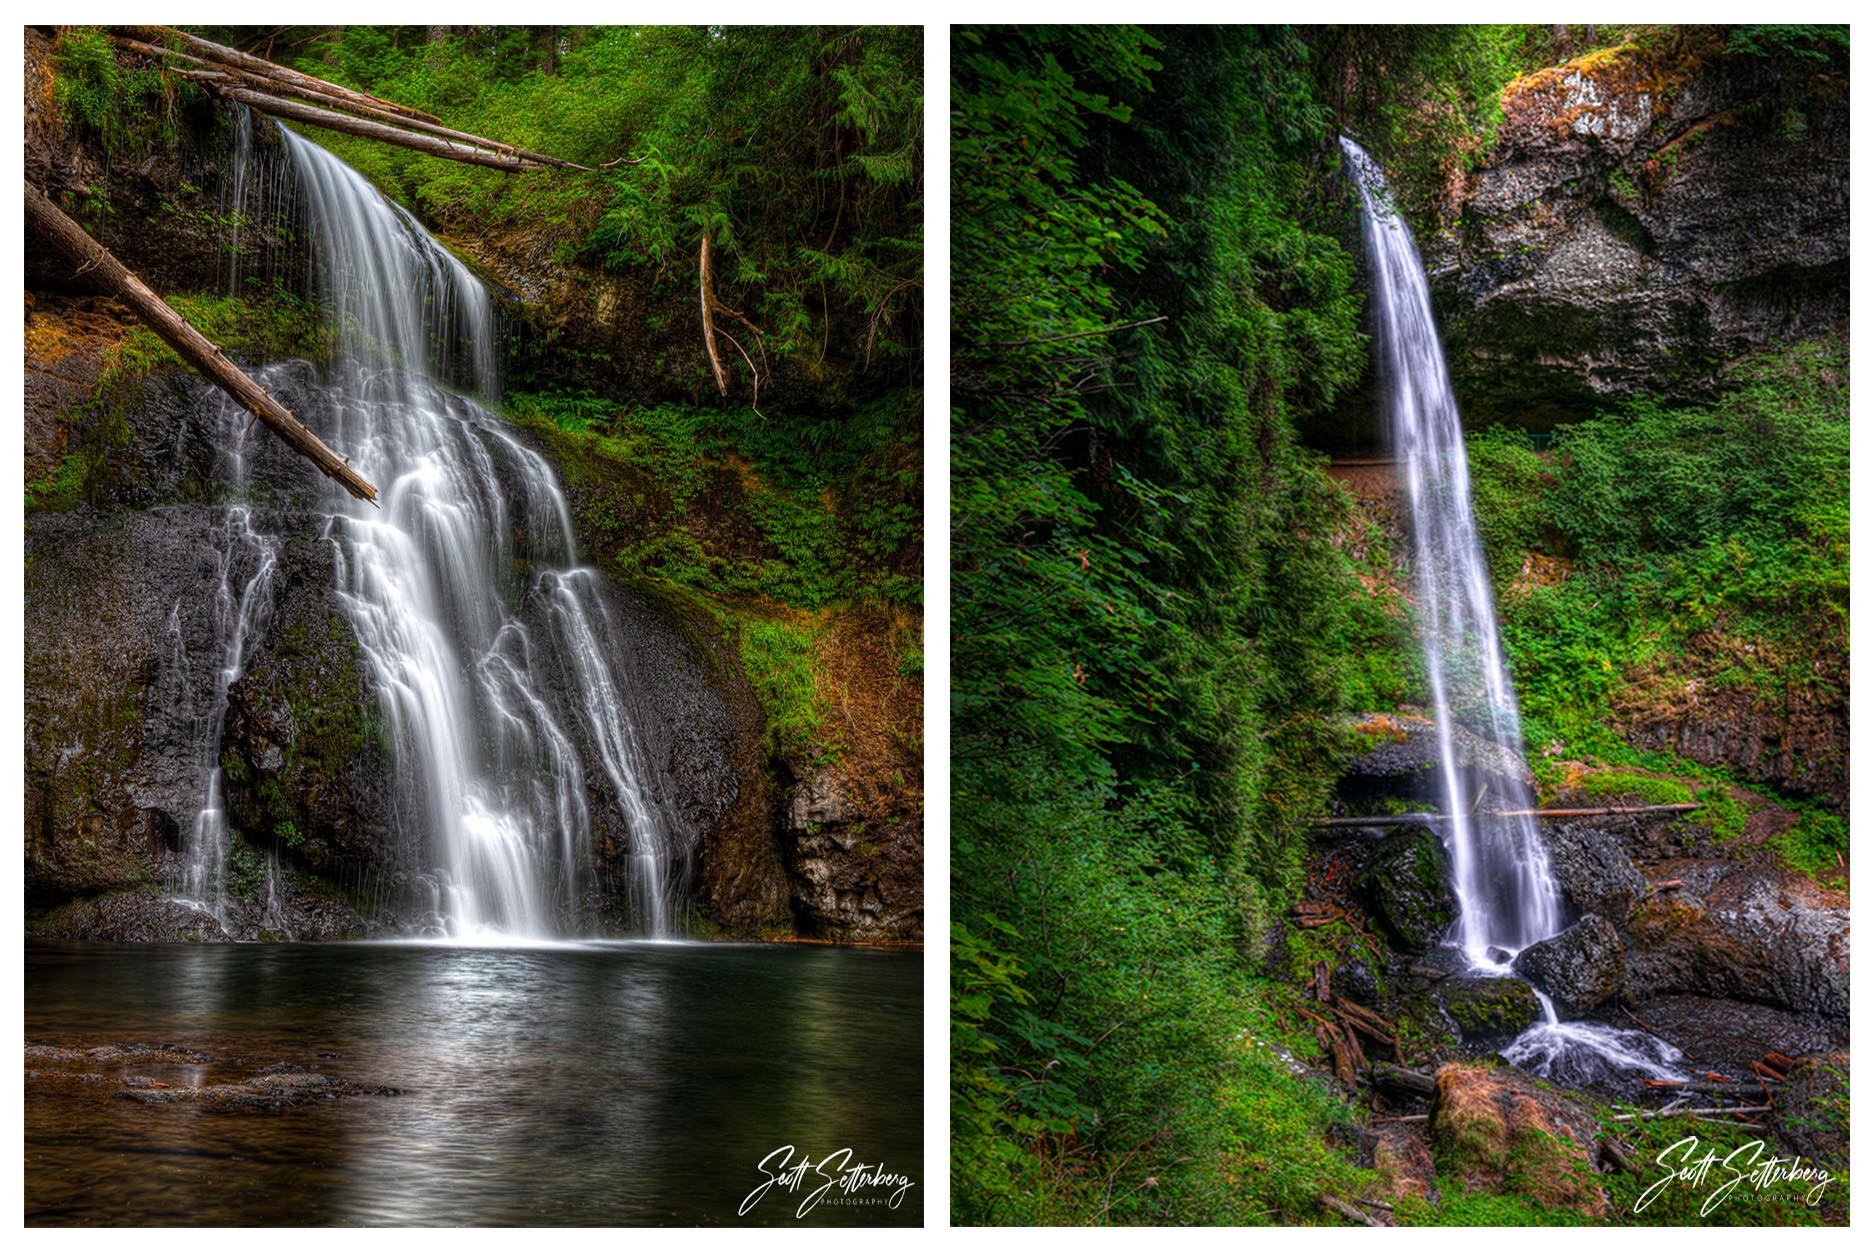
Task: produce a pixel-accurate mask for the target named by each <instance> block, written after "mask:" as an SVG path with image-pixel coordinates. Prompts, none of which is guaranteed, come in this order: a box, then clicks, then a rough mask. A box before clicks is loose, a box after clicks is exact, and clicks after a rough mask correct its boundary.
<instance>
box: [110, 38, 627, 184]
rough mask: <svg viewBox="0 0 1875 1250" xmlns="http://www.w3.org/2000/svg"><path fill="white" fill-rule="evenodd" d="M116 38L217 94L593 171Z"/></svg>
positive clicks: (288, 83)
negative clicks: (179, 66) (282, 102)
mask: <svg viewBox="0 0 1875 1250" xmlns="http://www.w3.org/2000/svg"><path fill="white" fill-rule="evenodd" d="M116 39H117V42H118V43H120V44H122V45H123V46H124V47H126V48H129V49H130V50H131V51H132V52H136V53H138V54H140V55H143V56H155V57H163V58H167V59H169V60H176V61H184V62H187V63H188V64H191V65H199V66H202V67H203V68H201V69H196V70H180V71H178V73H179V74H180V75H181V76H182V77H184V78H188V79H191V80H194V81H197V82H203V83H206V84H208V85H209V87H210V88H211V89H212V90H215V91H217V92H221V93H225V92H226V91H227V90H228V89H229V88H239V89H241V90H246V91H259V92H261V93H262V94H263V95H269V94H273V95H290V96H294V97H296V98H297V99H299V100H303V101H306V102H308V103H311V104H317V105H320V106H322V107H325V108H328V109H334V110H337V111H340V112H343V113H347V114H350V115H353V116H356V117H361V118H363V119H365V120H366V121H375V122H380V123H382V124H384V125H388V126H393V127H396V128H397V129H400V130H410V131H415V132H418V133H420V134H426V135H431V136H434V137H436V138H439V139H449V140H453V141H455V142H458V143H466V144H469V145H470V146H471V147H478V148H487V149H489V150H490V151H492V152H495V153H497V154H499V155H505V156H510V157H513V158H514V159H516V160H520V161H527V162H530V163H532V164H535V165H548V166H552V167H553V168H555V169H575V170H581V171H587V172H589V171H590V167H589V166H586V165H576V164H574V163H573V162H572V161H563V160H561V159H560V158H559V157H557V156H545V155H542V154H541V153H539V152H530V151H528V150H527V149H526V148H518V147H516V146H515V145H514V144H512V143H503V142H502V141H501V140H499V139H488V138H484V137H483V136H481V135H472V134H470V133H468V132H467V131H464V130H451V129H450V128H449V127H448V126H443V125H438V124H437V123H435V122H426V121H420V120H418V119H416V118H414V117H406V116H404V115H403V114H400V113H395V112H392V111H391V110H390V109H387V108H381V107H378V106H376V105H371V104H356V103H352V102H350V101H347V100H343V99H341V98H339V97H337V96H333V95H329V94H326V93H325V92H323V91H320V90H316V89H314V88H311V87H302V86H300V85H299V84H297V83H291V82H287V81H285V80H283V79H278V78H268V77H264V76H262V75H260V74H250V73H247V72H245V71H243V70H238V69H234V68H232V67H227V66H224V67H222V68H219V69H216V68H210V67H208V63H207V62H206V61H202V60H198V59H197V58H195V57H192V56H190V55H189V54H188V53H186V52H177V51H175V50H173V49H171V48H162V47H157V46H156V45H154V44H148V43H144V42H143V41H142V40H139V39H130V38H126V37H124V36H121V35H119V36H116ZM312 81H314V82H318V81H320V80H318V79H313V80H312Z"/></svg>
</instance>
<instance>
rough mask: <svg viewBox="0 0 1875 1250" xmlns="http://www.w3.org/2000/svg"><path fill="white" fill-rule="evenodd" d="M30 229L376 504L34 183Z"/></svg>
mask: <svg viewBox="0 0 1875 1250" xmlns="http://www.w3.org/2000/svg"><path fill="white" fill-rule="evenodd" d="M26 226H27V230H28V232H29V234H30V235H35V236H37V238H38V239H39V240H41V241H42V242H43V243H45V244H46V245H47V246H48V247H50V248H51V249H52V250H53V251H55V252H57V253H58V254H59V255H60V256H63V257H65V259H67V260H68V261H70V262H71V263H72V268H73V271H74V273H83V274H90V275H92V276H93V277H95V278H96V279H97V280H98V281H99V282H100V283H101V284H103V286H104V288H105V289H106V290H108V291H109V292H110V293H111V294H112V295H114V296H116V297H117V298H118V299H120V300H122V301H123V302H124V303H125V304H127V305H128V306H129V307H130V309H131V311H133V312H135V313H136V314H137V316H139V317H141V318H142V319H143V323H144V324H145V325H147V326H149V327H150V329H152V330H154V331H155V332H156V336H157V337H158V338H160V339H162V340H163V342H165V343H167V344H169V345H170V346H171V347H172V348H174V349H175V350H176V353H177V354H178V355H180V356H181V357H182V358H183V359H184V360H186V361H188V362H189V363H190V364H192V365H194V366H195V367H196V368H197V369H198V370H200V371H201V372H202V373H203V374H205V375H207V377H208V379H209V380H210V381H211V382H213V383H214V384H215V385H216V386H219V387H220V388H221V389H222V390H224V391H226V392H227V393H228V394H229V395H231V396H233V397H234V399H235V402H237V403H239V404H240V405H241V406H242V407H243V408H245V409H247V410H248V411H249V412H251V413H253V414H254V418H255V420H257V421H260V422H262V423H264V424H265V425H266V426H267V428H268V429H270V430H272V431H273V432H274V433H275V434H277V435H279V436H280V438H281V439H282V440H284V441H285V443H286V445H287V446H289V447H291V448H292V449H293V450H294V451H296V452H298V453H299V454H300V455H302V456H304V457H306V459H308V460H310V461H312V462H313V464H315V465H317V466H318V468H319V471H320V472H321V473H324V474H325V475H326V476H327V477H329V478H331V479H332V480H334V481H336V482H337V483H339V485H341V486H343V487H344V488H345V489H346V490H348V491H350V492H351V493H352V494H354V495H356V496H357V497H358V498H360V499H364V500H368V501H370V502H372V503H376V502H377V497H378V492H377V488H376V487H374V486H372V485H371V483H370V482H367V481H366V480H365V479H364V478H363V477H362V476H361V475H360V474H359V473H358V472H357V470H355V469H353V468H352V466H351V462H350V461H349V460H347V459H345V458H344V457H343V456H341V455H339V454H338V453H337V452H335V451H333V450H332V449H331V448H330V447H328V446H326V445H325V443H324V441H322V440H321V439H320V438H319V436H318V435H317V434H314V433H313V432H312V431H311V430H309V429H307V428H306V426H305V425H304V424H303V423H302V422H301V421H300V419H299V418H298V417H295V416H294V415H293V414H292V413H291V412H288V411H287V410H286V408H285V407H284V406H283V405H282V404H281V403H280V402H279V401H278V400H276V399H275V398H274V397H273V396H271V395H269V394H268V393H267V392H266V391H264V390H262V389H261V387H260V384H259V383H257V382H255V381H254V379H252V378H250V377H248V376H247V374H245V373H243V372H241V371H240V370H239V369H237V368H235V366H234V364H233V363H232V362H231V361H229V359H228V358H227V357H226V356H223V355H222V354H221V349H220V348H218V347H216V346H215V345H214V344H213V343H211V342H209V341H208V340H207V339H206V338H204V337H203V336H202V334H201V332H200V331H198V330H197V329H196V328H195V327H194V326H192V325H190V324H189V323H188V322H187V321H186V320H184V319H183V317H182V314H180V313H178V312H177V311H176V310H175V309H173V308H171V307H170V306H169V305H168V304H166V303H164V302H163V300H162V298H161V297H160V296H158V295H157V294H156V292H154V291H152V290H151V289H150V288H149V287H147V286H145V285H143V283H142V282H140V281H138V279H137V276H136V275H135V274H133V273H131V272H130V270H128V269H126V268H125V267H124V265H123V262H121V261H119V260H118V259H117V258H116V257H115V256H113V255H111V254H110V252H108V251H106V250H105V248H104V245H103V244H101V243H99V242H98V241H97V240H96V239H94V238H92V237H91V236H90V235H88V234H86V233H85V232H84V230H83V228H81V227H80V226H79V224H78V223H77V222H75V221H73V220H72V219H71V218H70V217H68V216H66V215H65V213H64V212H62V211H61V210H60V209H59V206H58V205H56V204H54V203H53V202H52V201H51V200H50V199H48V198H47V197H46V194H45V192H43V191H41V190H40V189H39V188H38V187H35V186H34V185H33V184H32V183H30V182H29V183H27V184H26Z"/></svg>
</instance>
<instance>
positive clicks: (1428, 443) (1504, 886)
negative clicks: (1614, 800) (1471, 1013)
mask: <svg viewBox="0 0 1875 1250" xmlns="http://www.w3.org/2000/svg"><path fill="white" fill-rule="evenodd" d="M1341 150H1342V153H1343V155H1344V156H1345V157H1346V160H1347V164H1348V168H1349V171H1350V173H1351V176H1352V177H1353V180H1354V183H1355V186H1356V188H1357V190H1358V192H1359V194H1360V198H1361V206H1362V210H1363V211H1362V214H1361V234H1362V238H1363V240H1364V242H1365V243H1366V248H1367V256H1368V260H1369V263H1370V268H1371V270H1372V275H1371V276H1372V286H1373V298H1374V306H1375V307H1374V311H1375V323H1376V326H1377V330H1378V333H1377V353H1376V356H1377V365H1378V368H1379V369H1380V373H1381V384H1382V389H1383V394H1384V395H1385V403H1386V406H1387V411H1388V422H1389V432H1390V434H1391V437H1392V439H1393V444H1394V448H1395V452H1396V454H1397V456H1398V458H1399V462H1400V469H1401V477H1402V479H1403V481H1404V483H1405V487H1406V495H1407V501H1408V505H1409V511H1410V514H1411V520H1412V534H1413V565H1414V584H1415V588H1416V592H1417V600H1418V601H1417V605H1416V607H1417V622H1418V633H1419V640H1420V645H1421V647H1422V649H1423V651H1424V654H1425V660H1426V674H1427V680H1428V685H1429V686H1430V687H1431V693H1432V707H1431V709H1430V711H1431V714H1432V718H1433V721H1434V724H1435V726H1436V728H1437V732H1438V746H1439V779H1440V789H1441V791H1442V792H1443V796H1444V800H1445V811H1446V814H1447V815H1448V816H1449V818H1450V819H1449V820H1447V821H1444V822H1442V823H1443V826H1444V828H1445V829H1446V830H1447V831H1448V832H1447V833H1446V835H1445V842H1446V847H1447V850H1448V851H1449V852H1450V855H1451V859H1452V888H1453V893H1454V895H1455V896H1456V897H1457V900H1458V912H1459V914H1458V920H1457V922H1456V923H1455V924H1454V926H1453V931H1452V933H1451V934H1450V935H1448V941H1450V942H1451V943H1452V944H1453V945H1454V946H1456V947H1457V948H1458V950H1459V952H1460V953H1461V954H1462V955H1463V956H1464V958H1465V961H1466V963H1467V964H1468V965H1469V967H1470V968H1471V969H1472V970H1473V971H1474V972H1477V973H1481V974H1484V975H1488V976H1511V975H1514V974H1513V973H1512V971H1511V967H1510V964H1511V961H1512V960H1513V959H1515V957H1516V955H1517V954H1518V952H1520V951H1522V950H1523V949H1524V948H1525V947H1527V946H1530V945H1532V944H1533V943H1536V942H1540V941H1543V940H1544V939H1546V938H1550V937H1554V936H1556V935H1557V934H1558V933H1560V932H1562V931H1563V929H1564V928H1565V927H1566V908H1565V905H1564V902H1563V898H1562V892H1561V890H1560V889H1559V888H1558V887H1557V884H1556V880H1555V876H1554V874H1553V873H1552V872H1551V870H1550V864H1549V856H1548V853H1547V852H1546V851H1545V850H1544V846H1543V840H1542V837H1541V836H1540V835H1539V834H1538V832H1537V828H1536V822H1535V820H1534V819H1533V818H1531V817H1530V816H1528V815H1505V814H1502V813H1526V812H1528V811H1530V810H1531V809H1533V808H1534V807H1535V806H1536V804H1535V801H1534V798H1533V796H1532V794H1531V791H1530V787H1529V784H1528V782H1527V781H1526V780H1525V776H1526V771H1527V770H1526V765H1525V763H1524V743H1523V729H1522V723H1521V720H1520V717H1519V715H1518V710H1517V698H1516V694H1515V692H1514V691H1513V690H1512V688H1511V684H1510V675H1509V670H1508V668H1507V666H1506V665H1505V662H1504V654H1503V648H1502V646H1501V644H1500V643H1499V640H1498V632H1497V609H1496V603H1495V599H1494V596H1493V595H1492V592H1491V583H1490V578H1489V573H1488V571H1487V569H1486V565H1485V562H1484V547H1483V544H1482V542H1480V540H1479V537H1478V531H1477V523H1476V520H1475V518H1474V515H1473V511H1472V503H1471V478H1470V471H1469V468H1468V465H1467V462H1466V456H1465V436H1464V427H1463V425H1462V424H1461V423H1460V421H1459V414H1458V400H1457V397H1456V396H1455V395H1454V394H1453V391H1452V384H1451V379H1450V377H1449V376H1448V374H1447V371H1446V364H1445V351H1444V348H1443V346H1442V345H1441V344H1440V341H1439V334H1438V328H1437V324H1436V323H1435V321H1434V319H1433V315H1432V298H1431V293H1430V290H1429V289H1428V287H1427V284H1426V271H1425V266H1424V265H1423V264H1422V263H1421V261H1420V257H1419V249H1418V248H1417V247H1416V246H1415V245H1414V242H1413V236H1412V232H1411V231H1410V230H1409V229H1408V228H1407V227H1406V225H1405V223H1404V222H1403V221H1402V220H1401V218H1400V215H1399V213H1398V211H1397V210H1396V209H1395V207H1394V205H1393V203H1392V198H1391V193H1390V191H1389V189H1388V186H1387V182H1386V177H1385V175H1384V174H1383V173H1382V171H1381V169H1380V167H1379V165H1378V164H1377V163H1376V162H1375V161H1374V160H1373V159H1372V158H1371V157H1369V156H1368V154H1367V153H1366V152H1365V151H1364V150H1362V148H1361V147H1360V145H1359V144H1357V143H1355V142H1354V141H1353V140H1352V139H1349V138H1346V137H1345V136H1344V137H1343V138H1342V140H1341ZM1459 720H1462V721H1463V722H1464V723H1465V725H1466V727H1467V728H1469V729H1471V730H1472V731H1473V732H1474V733H1476V734H1477V735H1478V736H1479V737H1481V738H1482V739H1484V740H1485V742H1486V743H1487V744H1489V745H1490V746H1491V747H1492V748H1493V749H1494V750H1495V751H1497V752H1498V753H1500V755H1501V759H1500V760H1499V761H1495V762H1494V761H1490V760H1485V761H1475V760H1474V761H1470V762H1468V763H1467V764H1461V762H1460V761H1459V758H1458V752H1457V749H1456V747H1455V745H1454V736H1455V735H1454V732H1453V726H1454V725H1455V724H1456V723H1457V722H1458V721H1459ZM1533 988H1534V987H1533ZM1537 998H1538V1000H1539V1002H1540V1003H1541V1004H1542V1007H1543V1012H1544V1020H1543V1022H1542V1023H1540V1024H1536V1025H1532V1026H1531V1027H1530V1028H1529V1029H1528V1030H1527V1031H1525V1032H1524V1033H1523V1034H1522V1035H1521V1036H1519V1037H1518V1038H1517V1039H1516V1040H1515V1041H1514V1042H1512V1043H1511V1044H1510V1045H1509V1046H1507V1047H1505V1048H1504V1049H1503V1051H1502V1052H1501V1053H1502V1054H1503V1055H1504V1057H1505V1058H1506V1059H1508V1060H1510V1061H1511V1062H1513V1063H1515V1064H1517V1065H1518V1066H1519V1067H1523V1068H1525V1069H1527V1070H1529V1071H1531V1072H1533V1073H1535V1074H1536V1075H1538V1076H1544V1077H1551V1078H1554V1079H1564V1080H1571V1081H1576V1082H1588V1081H1592V1080H1596V1079H1603V1078H1607V1077H1609V1076H1611V1075H1613V1074H1621V1075H1622V1076H1623V1077H1629V1076H1635V1075H1639V1076H1646V1077H1654V1078H1660V1079H1668V1078H1671V1077H1674V1076H1678V1075H1680V1073H1678V1072H1677V1071H1676V1070H1675V1069H1674V1068H1673V1067H1672V1066H1671V1065H1673V1064H1674V1063H1675V1062H1677V1061H1678V1060H1679V1059H1680V1058H1681V1056H1680V1053H1679V1051H1677V1050H1675V1049H1674V1048H1673V1047H1671V1046H1669V1045H1667V1044H1666V1043H1664V1042H1661V1041H1659V1040H1658V1039H1656V1038H1653V1037H1651V1036H1649V1035H1648V1034H1646V1033H1642V1032H1639V1031H1636V1030H1626V1029H1614V1028H1610V1027H1608V1026H1606V1025H1601V1024H1593V1023H1587V1022H1579V1021H1575V1022H1566V1021H1562V1020H1559V1019H1558V1018H1557V1015H1556V1008H1555V1005H1554V1004H1553V1003H1552V1002H1551V1001H1550V999H1549V997H1548V996H1547V995H1545V994H1543V993H1542V992H1541V991H1540V990H1538V991H1537Z"/></svg>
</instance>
